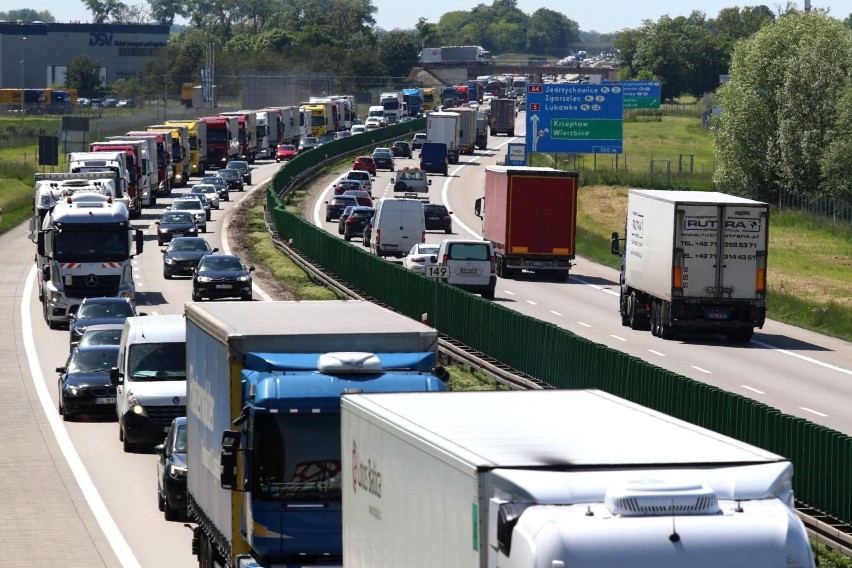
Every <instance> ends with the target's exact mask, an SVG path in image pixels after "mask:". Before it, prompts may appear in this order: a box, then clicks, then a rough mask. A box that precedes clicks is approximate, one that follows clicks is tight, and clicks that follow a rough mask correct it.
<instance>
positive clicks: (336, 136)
mask: <svg viewBox="0 0 852 568" xmlns="http://www.w3.org/2000/svg"><path fill="white" fill-rule="evenodd" d="M349 136H352V132H350V131H349V130H338V131H337V132H336V133H335V134H334V139H335V140H340V139H341V138H348V137H349Z"/></svg>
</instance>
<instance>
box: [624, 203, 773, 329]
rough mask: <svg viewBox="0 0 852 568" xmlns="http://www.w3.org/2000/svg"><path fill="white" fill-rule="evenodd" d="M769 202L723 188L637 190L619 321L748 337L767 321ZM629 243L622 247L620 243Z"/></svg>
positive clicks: (626, 249) (628, 226) (629, 206)
mask: <svg viewBox="0 0 852 568" xmlns="http://www.w3.org/2000/svg"><path fill="white" fill-rule="evenodd" d="M768 230H769V206H768V205H767V204H766V203H761V202H759V201H753V200H751V199H745V198H742V197H735V196H732V195H726V194H724V193H719V192H705V191H663V190H652V189H631V190H629V191H628V194H627V222H626V225H625V235H624V238H623V239H620V238H619V237H618V233H613V234H612V252H613V254H616V255H620V256H621V258H622V264H621V278H620V280H621V290H620V294H619V311H620V313H621V323H622V324H623V325H625V326H630V327H631V328H632V329H647V328H650V329H651V333H653V334H654V335H655V336H657V337H662V338H663V339H671V338H673V337H674V336H675V335H676V334H677V333H679V332H686V331H700V332H715V333H720V334H723V335H727V337H728V339H729V340H730V341H733V342H736V343H748V342H749V341H751V338H752V335H753V334H754V328H762V327H763V323H764V321H765V319H766V256H767V252H768V234H769V233H768ZM620 241H624V247H623V250H622V249H621V248H620V247H619V242H620Z"/></svg>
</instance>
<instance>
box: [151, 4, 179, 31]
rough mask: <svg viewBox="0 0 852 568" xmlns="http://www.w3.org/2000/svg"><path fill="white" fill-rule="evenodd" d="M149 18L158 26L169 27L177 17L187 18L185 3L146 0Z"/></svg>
mask: <svg viewBox="0 0 852 568" xmlns="http://www.w3.org/2000/svg"><path fill="white" fill-rule="evenodd" d="M148 6H150V10H151V17H152V18H153V19H154V21H156V22H157V23H158V24H163V25H167V26H171V25H172V24H174V23H175V18H176V17H177V16H184V17H186V16H188V15H189V11H188V9H187V6H186V3H185V2H182V1H181V0H148Z"/></svg>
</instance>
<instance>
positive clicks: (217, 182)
mask: <svg viewBox="0 0 852 568" xmlns="http://www.w3.org/2000/svg"><path fill="white" fill-rule="evenodd" d="M201 183H209V184H211V185H213V186H214V187H215V188H216V191H218V192H219V199H220V200H222V199H223V200H225V201H230V200H231V195H230V194H229V193H228V182H227V181H226V180H225V178H223V177H221V176H204V177H203V178H201Z"/></svg>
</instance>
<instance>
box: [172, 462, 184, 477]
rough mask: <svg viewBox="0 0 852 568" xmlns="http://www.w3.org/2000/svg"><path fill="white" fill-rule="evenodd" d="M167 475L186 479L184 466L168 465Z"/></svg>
mask: <svg viewBox="0 0 852 568" xmlns="http://www.w3.org/2000/svg"><path fill="white" fill-rule="evenodd" d="M169 475H171V476H172V477H186V466H179V465H174V464H172V465H170V466H169Z"/></svg>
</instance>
